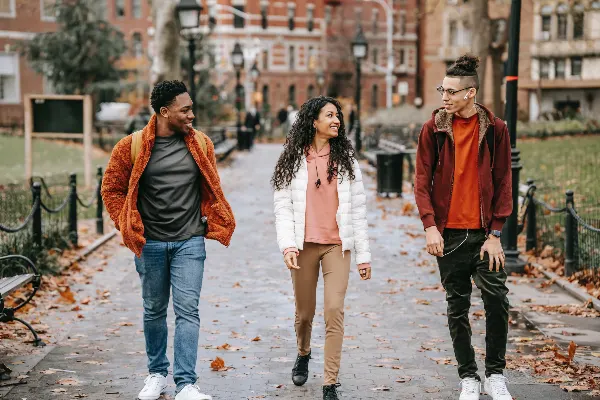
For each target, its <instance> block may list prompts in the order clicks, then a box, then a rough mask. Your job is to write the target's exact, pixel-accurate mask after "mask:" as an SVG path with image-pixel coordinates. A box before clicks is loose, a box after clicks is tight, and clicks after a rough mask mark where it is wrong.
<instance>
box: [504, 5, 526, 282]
mask: <svg viewBox="0 0 600 400" xmlns="http://www.w3.org/2000/svg"><path fill="white" fill-rule="evenodd" d="M520 28H521V0H512V3H511V8H510V22H509V30H508V35H509V36H508V71H507V72H508V73H507V77H506V110H505V114H504V115H505V116H506V124H507V126H508V132H509V133H510V145H511V160H512V163H511V169H512V198H513V209H512V214H511V215H510V217H508V220H507V221H506V224H505V225H504V230H503V232H502V244H503V247H504V253H505V254H506V265H505V269H506V272H507V273H509V274H510V273H511V272H518V273H522V272H524V270H525V263H524V262H523V261H521V259H519V251H518V250H517V235H518V232H517V224H518V213H519V174H520V172H521V168H523V166H522V165H521V157H520V155H519V154H520V151H519V150H517V83H518V79H519V34H520Z"/></svg>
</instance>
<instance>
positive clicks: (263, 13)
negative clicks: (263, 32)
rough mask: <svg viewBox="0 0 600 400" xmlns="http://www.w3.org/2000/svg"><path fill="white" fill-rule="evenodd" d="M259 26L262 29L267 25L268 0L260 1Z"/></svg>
mask: <svg viewBox="0 0 600 400" xmlns="http://www.w3.org/2000/svg"><path fill="white" fill-rule="evenodd" d="M260 26H261V27H262V28H263V29H267V28H268V27H269V2H268V1H261V2H260Z"/></svg>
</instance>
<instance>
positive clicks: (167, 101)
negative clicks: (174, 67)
mask: <svg viewBox="0 0 600 400" xmlns="http://www.w3.org/2000/svg"><path fill="white" fill-rule="evenodd" d="M181 93H187V87H185V83H183V82H181V81H162V82H158V83H157V84H156V85H154V89H152V94H151V95H150V105H152V108H153V109H154V112H155V113H157V114H158V113H160V109H161V108H162V107H168V106H170V105H171V104H173V101H174V100H175V97H177V96H179V95H180V94H181Z"/></svg>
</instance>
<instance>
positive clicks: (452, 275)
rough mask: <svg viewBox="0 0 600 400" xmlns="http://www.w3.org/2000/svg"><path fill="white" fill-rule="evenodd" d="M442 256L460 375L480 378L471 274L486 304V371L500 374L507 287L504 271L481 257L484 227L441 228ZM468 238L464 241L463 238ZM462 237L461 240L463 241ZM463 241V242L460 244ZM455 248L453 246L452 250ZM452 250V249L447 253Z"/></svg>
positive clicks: (441, 260)
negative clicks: (471, 314) (473, 334)
mask: <svg viewBox="0 0 600 400" xmlns="http://www.w3.org/2000/svg"><path fill="white" fill-rule="evenodd" d="M443 237H444V254H445V255H444V257H438V259H437V260H438V265H439V268H440V276H441V278H442V285H443V286H444V289H446V300H447V302H448V328H449V329H450V336H451V338H452V344H453V346H454V355H455V357H456V361H457V362H458V375H459V376H460V378H461V379H464V378H475V379H478V380H479V379H480V378H479V375H478V374H477V364H476V362H475V351H474V350H473V346H472V345H471V324H470V323H469V308H470V306H471V289H472V285H471V277H472V278H473V280H474V281H475V284H476V285H477V287H478V288H479V289H480V290H481V297H482V299H483V304H484V307H485V327H486V336H485V343H486V355H485V375H486V376H490V375H491V374H502V371H503V369H504V368H505V367H506V359H505V353H506V340H507V334H508V309H509V304H508V299H507V297H506V295H507V294H508V289H507V287H506V272H505V271H504V270H503V269H501V270H500V272H496V270H495V265H494V270H493V271H490V270H489V256H488V253H487V252H486V253H485V256H484V259H483V260H480V258H479V257H480V256H479V253H480V251H481V246H483V243H484V242H485V240H486V237H485V231H484V230H482V229H480V230H471V229H470V230H468V237H467V230H465V229H446V230H444V234H443ZM466 237H467V240H466V241H465V238H466ZM463 241H464V243H463ZM461 243H462V244H461ZM455 249H456V250H455ZM453 250H455V251H453ZM450 252H451V253H450Z"/></svg>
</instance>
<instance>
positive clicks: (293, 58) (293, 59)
mask: <svg viewBox="0 0 600 400" xmlns="http://www.w3.org/2000/svg"><path fill="white" fill-rule="evenodd" d="M289 60H290V71H293V70H295V69H296V48H295V47H294V46H290V47H289Z"/></svg>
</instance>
